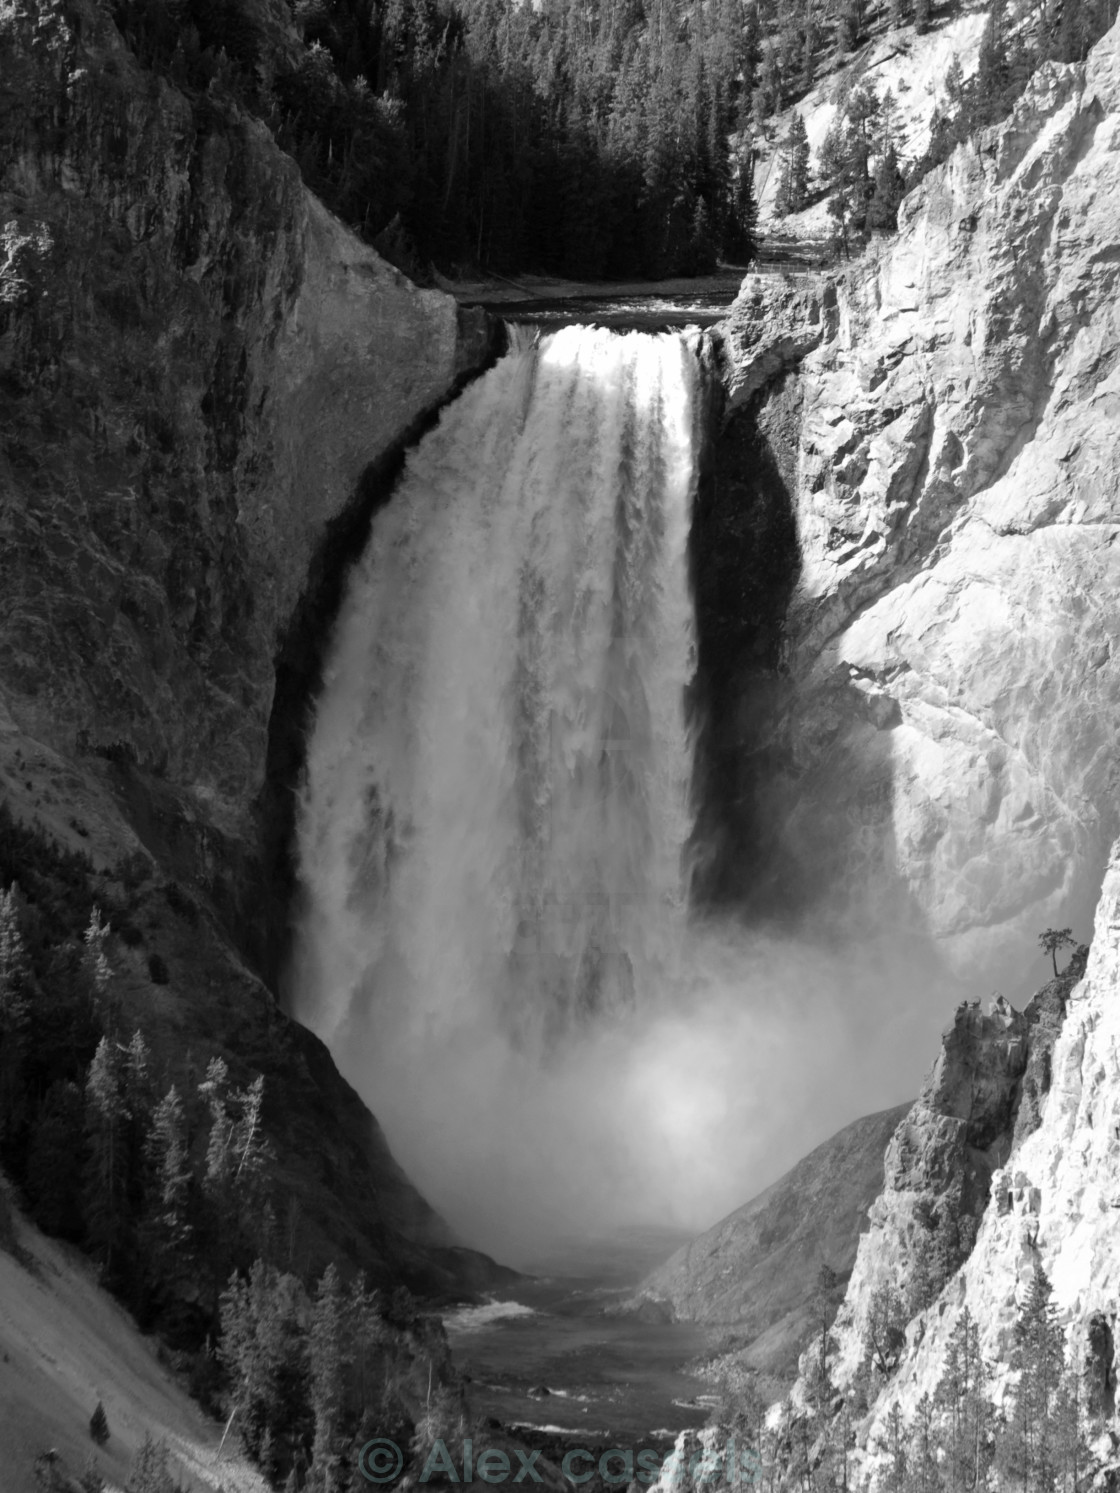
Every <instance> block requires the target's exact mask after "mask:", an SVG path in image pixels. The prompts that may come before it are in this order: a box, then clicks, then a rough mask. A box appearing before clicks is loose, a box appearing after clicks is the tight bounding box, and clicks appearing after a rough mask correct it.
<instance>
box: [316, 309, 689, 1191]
mask: <svg viewBox="0 0 1120 1493" xmlns="http://www.w3.org/2000/svg"><path fill="white" fill-rule="evenodd" d="M518 340H519V341H520V344H521V345H517V341H516V340H515V345H514V348H513V350H512V351H511V352H510V353H508V354H507V355H506V357H505V358H504V359H502V361H501V362H500V363H499V364H498V365H497V366H496V367H495V368H493V369H492V370H491V371H490V372H489V373H488V374H486V375H485V376H484V377H483V378H481V379H479V380H478V381H476V382H475V383H474V384H472V385H471V386H470V387H469V388H468V389H467V390H466V392H465V393H464V394H463V395H462V396H461V397H460V398H459V399H458V400H456V401H455V403H454V404H453V405H451V406H450V407H449V408H448V409H447V410H446V411H445V412H444V415H443V418H442V420H441V421H440V423H439V425H438V427H437V428H436V429H435V430H434V431H433V432H432V433H431V434H429V435H428V436H427V437H426V438H425V439H424V440H423V442H422V443H421V444H420V445H419V446H418V447H417V449H416V450H415V451H414V452H413V453H412V455H411V457H410V459H409V462H408V464H407V467H406V469H405V472H404V474H403V476H402V479H401V481H400V484H399V487H398V489H397V491H396V493H395V495H394V498H393V501H392V502H391V504H389V505H388V506H387V507H386V508H385V509H384V510H383V511H382V512H380V513H379V514H378V515H377V516H376V518H375V520H374V522H373V525H372V529H371V533H370V538H369V541H368V545H367V548H366V551H365V553H364V555H363V556H362V558H361V560H360V562H359V563H358V564H357V565H356V567H355V569H354V571H353V573H352V575H351V578H350V581H349V586H348V591H347V594H346V597H345V600H344V603H343V606H342V609H341V613H340V616H339V619H338V623H337V629H336V633H335V637H334V639H333V642H332V647H331V651H330V653H329V656H328V662H327V665H326V669H325V678H324V687H323V691H322V694H321V697H320V699H319V702H318V707H317V711H316V715H315V719H314V724H313V729H312V732H311V736H310V741H309V746H308V753H307V770H306V781H305V784H304V788H303V793H302V798H301V803H300V808H299V815H298V831H297V832H298V855H299V874H300V881H301V894H302V911H301V915H300V923H299V936H298V940H297V944H298V947H297V955H296V961H295V969H294V974H293V978H292V982H291V984H292V990H293V1005H294V1009H295V1013H296V1015H297V1016H298V1017H299V1018H300V1019H301V1020H302V1021H303V1022H304V1023H305V1024H306V1025H308V1026H310V1027H312V1028H313V1029H314V1030H316V1031H317V1032H318V1033H319V1034H320V1035H321V1036H322V1037H323V1038H324V1039H325V1040H326V1041H327V1042H328V1043H329V1044H330V1045H331V1047H332V1049H333V1050H334V1051H335V1053H336V1056H337V1057H338V1060H339V1062H340V1065H341V1066H342V1067H343V1070H344V1071H345V1072H346V1073H347V1074H348V1076H349V1077H350V1078H351V1079H352V1081H354V1082H355V1084H356V1085H357V1086H358V1087H359V1088H360V1089H361V1091H362V1092H363V1093H364V1094H365V1096H366V1097H367V1098H368V1099H369V1101H370V1103H371V1107H372V1108H373V1109H374V1111H375V1112H376V1113H377V1114H378V1115H379V1117H380V1118H381V1119H382V1121H383V1122H384V1123H385V1125H386V1129H387V1130H388V1133H389V1138H390V1141H391V1142H392V1144H393V1145H394V1149H395V1150H396V1151H397V1153H398V1154H399V1155H400V1157H401V1159H402V1161H404V1162H405V1164H406V1166H408V1167H409V1169H410V1170H412V1171H413V1173H414V1175H418V1176H419V1179H420V1180H421V1182H428V1183H431V1164H432V1151H433V1150H434V1149H435V1148H436V1146H437V1144H438V1146H442V1147H444V1148H445V1149H446V1148H447V1147H450V1150H451V1151H452V1152H454V1151H455V1137H454V1136H453V1135H449V1133H448V1132H449V1130H453V1129H454V1126H453V1125H452V1124H451V1122H447V1123H446V1124H444V1125H442V1127H441V1136H440V1138H439V1140H438V1143H437V1142H436V1141H434V1140H433V1141H430V1142H424V1141H418V1139H417V1136H418V1132H419V1130H420V1129H424V1128H425V1127H424V1126H421V1124H420V1121H419V1118H418V1113H417V1112H418V1110H419V1109H420V1108H421V1107H424V1108H425V1109H426V1112H427V1114H428V1116H429V1118H430V1112H431V1110H432V1107H433V1104H434V1103H435V1101H434V1099H433V1097H432V1096H433V1092H434V1090H435V1089H437V1088H438V1089H439V1091H440V1093H441V1094H442V1095H443V1096H444V1098H446V1097H447V1095H448V1094H449V1093H451V1092H454V1093H456V1094H457V1096H458V1097H457V1099H456V1100H455V1102H454V1104H453V1106H452V1107H453V1109H454V1110H455V1111H456V1113H457V1114H458V1115H460V1117H461V1118H463V1119H466V1120H467V1122H468V1123H470V1124H472V1125H473V1124H475V1123H476V1121H475V1119H474V1118H473V1117H468V1116H465V1115H462V1113H461V1112H462V1111H463V1110H465V1109H468V1108H470V1107H471V1106H477V1103H478V1099H477V1090H478V1087H479V1082H480V1081H479V1078H478V1075H479V1073H480V1071H481V1072H483V1073H484V1074H485V1081H484V1083H483V1087H484V1088H487V1089H489V1090H490V1091H493V1090H495V1089H496V1088H501V1089H503V1090H504V1091H505V1092H506V1095H507V1097H508V1095H509V1091H510V1088H511V1086H513V1087H517V1086H518V1085H520V1086H521V1087H522V1089H523V1090H524V1097H525V1102H526V1103H527V1104H528V1105H530V1106H531V1107H532V1106H538V1105H539V1104H540V1103H541V1102H542V1101H541V1098H540V1094H541V1089H540V1085H541V1083H542V1082H543V1081H544V1080H543V1079H542V1078H541V1073H542V1071H543V1070H546V1069H548V1068H549V1067H550V1066H551V1067H553V1068H555V1067H556V1066H557V1064H559V1065H560V1067H562V1066H563V1061H564V1059H563V1053H564V1051H565V1050H567V1051H569V1052H571V1051H574V1050H580V1044H581V1043H583V1044H584V1047H583V1050H584V1051H586V1043H587V1042H588V1041H589V1040H591V1034H593V1033H594V1032H596V1031H601V1030H603V1029H604V1028H609V1027H611V1026H615V1027H617V1026H618V1025H619V1024H620V1023H621V1024H622V1025H625V1022H626V1020H627V1019H628V1018H627V1013H628V1012H629V1013H632V1012H633V1011H634V1010H635V1009H636V1008H640V1007H641V1005H642V1003H643V1002H648V1001H649V1000H651V999H652V998H654V995H655V992H656V990H657V988H658V987H659V985H663V984H664V983H665V982H671V981H672V980H673V978H674V972H673V971H674V964H675V962H676V961H679V958H680V950H681V933H682V928H683V922H684V918H685V911H686V909H685V895H684V880H685V878H684V855H685V847H686V844H687V841H688V836H689V829H690V822H691V821H690V813H689V781H690V773H691V750H690V740H689V733H688V727H687V723H686V719H685V690H686V686H687V684H688V682H689V679H690V677H691V675H692V672H693V668H694V654H695V645H694V636H693V619H692V604H691V599H690V594H689V583H688V561H687V547H688V534H689V524H690V514H691V505H692V500H693V494H694V489H695V482H696V464H695V444H696V431H697V427H698V419H697V396H698V385H699V373H698V368H697V365H696V361H695V359H694V357H693V354H692V352H691V351H690V349H689V348H688V346H687V345H686V343H685V342H684V340H683V339H682V338H681V337H679V336H676V335H661V336H653V335H645V334H638V333H631V334H628V335H618V334H616V333H611V332H608V331H603V330H598V329H594V328H589V327H570V328H567V329H565V330H562V331H559V332H557V333H555V334H553V335H551V336H548V337H546V338H544V339H543V340H542V341H540V342H539V343H537V342H535V341H534V342H531V343H530V342H529V339H528V338H527V337H525V336H522V337H521V338H520V339H518ZM511 1063H513V1064H514V1066H513V1067H511V1066H510V1064H511ZM468 1090H469V1091H470V1092H469V1093H468ZM511 1102H512V1101H511ZM557 1103H558V1104H559V1103H562V1101H561V1100H559V1099H558V1100H557ZM428 1128H430V1127H428ZM446 1191H447V1189H446V1187H444V1188H442V1189H441V1188H440V1187H439V1186H438V1185H435V1186H434V1194H435V1201H436V1202H437V1203H441V1204H444V1205H446V1204H447V1198H446Z"/></svg>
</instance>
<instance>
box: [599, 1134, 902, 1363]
mask: <svg viewBox="0 0 1120 1493" xmlns="http://www.w3.org/2000/svg"><path fill="white" fill-rule="evenodd" d="M906 1113H907V1106H905V1105H904V1106H902V1107H901V1108H898V1109H888V1110H884V1111H883V1112H882V1113H881V1114H877V1115H866V1116H865V1117H864V1118H863V1119H860V1120H856V1121H854V1122H853V1123H852V1124H851V1125H847V1126H845V1128H844V1129H843V1130H841V1131H840V1132H839V1134H837V1135H834V1136H832V1137H831V1139H829V1140H827V1141H825V1142H824V1144H823V1145H820V1146H818V1147H817V1148H816V1149H815V1150H814V1151H811V1152H810V1154H809V1155H808V1156H806V1157H805V1158H804V1159H803V1160H802V1161H799V1162H798V1163H797V1165H796V1166H795V1167H793V1168H792V1170H791V1171H789V1172H787V1173H786V1175H785V1176H784V1177H782V1178H780V1179H779V1180H778V1181H777V1182H775V1183H774V1184H773V1186H771V1187H768V1188H767V1189H766V1191H765V1192H762V1193H760V1194H759V1195H758V1197H756V1198H753V1199H752V1200H751V1201H750V1202H749V1203H746V1204H745V1205H744V1206H743V1207H742V1208H738V1209H736V1211H735V1212H734V1213H732V1214H730V1215H729V1216H728V1217H727V1218H725V1219H723V1220H722V1221H721V1222H720V1223H717V1224H716V1225H715V1226H714V1227H713V1228H710V1229H708V1230H707V1232H706V1233H704V1234H701V1235H700V1236H699V1238H697V1239H694V1240H692V1242H691V1243H689V1244H686V1245H685V1246H684V1248H683V1249H679V1250H678V1251H677V1252H676V1254H674V1255H673V1256H672V1257H671V1258H670V1259H668V1260H667V1261H666V1262H665V1264H664V1265H661V1266H659V1267H658V1269H657V1270H655V1271H653V1272H652V1274H650V1275H649V1276H647V1277H646V1279H645V1280H644V1281H643V1282H642V1284H641V1286H640V1287H639V1289H638V1291H637V1292H636V1293H635V1296H634V1298H632V1299H631V1301H630V1302H629V1303H628V1309H629V1310H637V1311H639V1312H641V1311H645V1312H647V1313H649V1312H650V1311H651V1310H652V1309H655V1308H656V1307H658V1306H660V1307H661V1308H662V1309H663V1310H664V1311H665V1312H666V1314H667V1315H670V1316H671V1317H672V1318H674V1319H676V1320H678V1321H688V1322H708V1323H719V1324H726V1325H729V1326H733V1327H734V1328H735V1337H736V1339H737V1340H738V1341H739V1343H740V1345H741V1347H742V1354H741V1357H742V1361H743V1362H744V1363H746V1364H748V1365H750V1366H751V1367H754V1368H761V1369H766V1370H773V1371H775V1372H782V1371H787V1372H788V1370H789V1369H790V1368H791V1367H792V1365H793V1363H794V1362H795V1360H796V1355H797V1351H798V1349H799V1348H800V1347H801V1345H802V1344H803V1342H804V1339H805V1336H806V1333H807V1332H809V1331H811V1327H810V1325H809V1321H810V1314H809V1307H810V1299H811V1297H812V1294H813V1290H814V1287H815V1286H816V1283H817V1276H818V1272H819V1270H820V1267H821V1266H822V1265H827V1266H829V1267H830V1269H832V1270H834V1271H835V1272H836V1273H837V1275H838V1276H840V1277H843V1276H846V1275H847V1274H848V1272H849V1271H850V1270H851V1268H852V1262H853V1260H854V1259H855V1253H856V1244H857V1241H858V1239H859V1236H860V1231H861V1230H862V1229H863V1228H864V1227H865V1225H866V1222H867V1209H868V1206H869V1205H870V1204H871V1203H872V1201H873V1200H874V1199H875V1197H876V1196H877V1194H878V1192H879V1190H880V1188H881V1187H882V1185H883V1150H884V1148H885V1146H886V1144H887V1142H888V1140H889V1139H890V1137H891V1135H892V1134H893V1133H894V1131H895V1127H896V1126H897V1125H898V1123H899V1121H900V1120H901V1119H902V1118H903V1116H904V1115H905V1114H906Z"/></svg>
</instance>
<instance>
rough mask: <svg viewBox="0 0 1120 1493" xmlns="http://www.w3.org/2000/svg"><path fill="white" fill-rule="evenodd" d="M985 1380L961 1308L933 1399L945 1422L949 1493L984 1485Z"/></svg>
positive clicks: (973, 1329) (974, 1332)
mask: <svg viewBox="0 0 1120 1493" xmlns="http://www.w3.org/2000/svg"><path fill="white" fill-rule="evenodd" d="M989 1379H990V1370H989V1368H988V1365H987V1364H986V1363H985V1362H984V1358H983V1355H982V1353H981V1351H980V1329H979V1327H978V1326H977V1324H976V1321H975V1319H974V1318H973V1316H972V1313H971V1312H970V1311H969V1309H968V1307H967V1306H966V1307H965V1308H964V1309H963V1310H962V1312H961V1314H960V1316H959V1317H958V1319H957V1323H956V1326H955V1327H954V1328H953V1332H952V1335H951V1337H950V1339H949V1346H948V1349H947V1351H946V1354H945V1363H944V1368H943V1371H942V1374H941V1378H940V1380H939V1381H938V1385H937V1392H936V1394H935V1396H934V1403H935V1404H936V1406H937V1408H938V1409H939V1410H940V1411H941V1413H942V1415H943V1417H944V1420H945V1429H944V1436H943V1444H944V1449H945V1469H946V1476H947V1481H948V1486H949V1488H950V1489H952V1490H953V1493H957V1490H963V1489H977V1488H983V1487H984V1486H985V1484H986V1481H987V1474H988V1466H989V1463H990V1460H991V1455H990V1439H991V1433H992V1427H993V1423H994V1414H995V1412H994V1409H993V1407H992V1404H991V1402H990V1401H989V1399H988V1395H987V1388H988V1383H989Z"/></svg>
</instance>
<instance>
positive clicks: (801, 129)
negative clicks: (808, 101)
mask: <svg viewBox="0 0 1120 1493" xmlns="http://www.w3.org/2000/svg"><path fill="white" fill-rule="evenodd" d="M781 173H782V174H781V178H780V180H779V183H778V193H777V196H776V198H775V200H774V212H775V215H776V216H777V217H779V218H784V217H785V216H786V215H787V214H788V213H799V212H801V211H802V209H803V208H804V207H805V205H806V203H807V202H808V199H809V136H808V134H807V133H806V130H805V121H804V120H803V119H802V117H801V115H800V114H798V113H797V112H796V111H795V112H794V115H793V118H792V119H791V120H790V126H789V133H788V135H787V136H786V143H785V146H784V148H783V151H782V162H781Z"/></svg>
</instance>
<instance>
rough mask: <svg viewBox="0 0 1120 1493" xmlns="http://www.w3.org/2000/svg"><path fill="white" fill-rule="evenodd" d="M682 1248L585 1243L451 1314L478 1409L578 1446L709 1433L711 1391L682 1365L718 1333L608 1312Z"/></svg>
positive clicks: (449, 1322) (663, 1242)
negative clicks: (699, 1429) (700, 1430)
mask: <svg viewBox="0 0 1120 1493" xmlns="http://www.w3.org/2000/svg"><path fill="white" fill-rule="evenodd" d="M682 1242H683V1239H682V1238H681V1237H679V1236H676V1235H674V1236H672V1237H670V1236H667V1235H656V1236H651V1235H649V1234H644V1233H643V1234H641V1235H635V1236H633V1237H630V1238H627V1239H624V1240H622V1241H612V1242H611V1243H609V1244H606V1245H593V1246H587V1247H585V1248H584V1249H582V1250H581V1251H580V1253H579V1254H578V1255H576V1256H572V1255H569V1256H567V1258H565V1259H563V1260H560V1261H546V1262H543V1264H542V1265H541V1266H538V1267H537V1268H536V1269H535V1270H533V1271H532V1274H531V1275H529V1276H527V1277H526V1278H525V1279H524V1280H522V1281H519V1282H518V1283H517V1284H516V1285H513V1286H510V1287H507V1288H506V1289H504V1290H502V1291H499V1292H496V1293H495V1294H494V1295H493V1296H492V1297H490V1298H489V1300H488V1301H487V1302H486V1303H485V1304H484V1305H481V1306H470V1307H462V1308H459V1309H457V1310H455V1311H452V1312H450V1313H448V1314H446V1315H445V1316H444V1325H445V1326H446V1328H447V1335H448V1340H449V1342H450V1344H451V1351H452V1353H453V1355H454V1358H455V1362H456V1364H457V1365H458V1366H459V1368H460V1369H462V1370H463V1371H464V1372H465V1373H466V1374H467V1375H469V1377H470V1385H469V1393H470V1400H471V1405H472V1408H473V1410H474V1411H475V1413H476V1414H478V1415H480V1416H493V1417H494V1418H495V1419H497V1420H499V1421H501V1422H502V1424H503V1425H504V1426H507V1427H509V1428H511V1429H517V1430H518V1431H520V1432H522V1433H524V1432H529V1433H537V1434H539V1435H541V1436H545V1437H547V1438H549V1439H550V1440H557V1441H558V1440H560V1439H563V1440H565V1441H568V1442H570V1444H571V1446H573V1447H575V1446H581V1445H584V1444H586V1445H587V1446H589V1447H592V1448H595V1447H603V1446H620V1447H624V1448H626V1447H632V1448H633V1447H639V1446H649V1445H661V1444H664V1442H665V1441H666V1440H667V1438H668V1437H670V1436H675V1435H676V1434H677V1433H678V1432H679V1431H682V1430H684V1429H685V1428H686V1427H689V1426H702V1425H703V1424H704V1423H705V1421H706V1420H707V1418H708V1414H709V1410H710V1408H711V1405H712V1403H713V1401H712V1398H711V1394H710V1386H709V1385H708V1384H706V1383H705V1382H704V1381H703V1380H701V1379H697V1378H694V1377H691V1376H689V1375H688V1374H686V1373H685V1372H684V1365H685V1364H686V1363H687V1362H688V1361H689V1360H692V1359H695V1358H697V1357H699V1356H701V1355H703V1353H704V1351H705V1349H706V1348H707V1347H708V1346H709V1344H710V1342H711V1336H712V1334H711V1330H710V1329H706V1328H703V1327H697V1326H692V1325H691V1324H688V1323H663V1322H650V1321H643V1320H640V1319H639V1318H637V1317H634V1316H617V1315H612V1314H610V1310H609V1309H610V1308H611V1306H612V1305H614V1304H615V1303H617V1302H619V1301H621V1300H622V1299H623V1298H624V1297H625V1296H626V1295H627V1294H628V1293H629V1291H630V1290H631V1289H632V1288H633V1286H635V1285H636V1284H637V1283H638V1281H639V1280H640V1279H641V1278H642V1276H643V1275H644V1274H645V1273H646V1272H647V1270H649V1269H650V1268H652V1267H653V1266H654V1265H656V1264H658V1263H660V1261H661V1260H663V1259H665V1258H667V1256H668V1255H669V1254H671V1253H672V1251H673V1249H675V1248H676V1247H677V1245H678V1244H680V1243H682ZM659 1246H660V1247H659ZM545 1391H547V1393H546V1392H545ZM530 1439H533V1438H532V1435H530Z"/></svg>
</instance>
